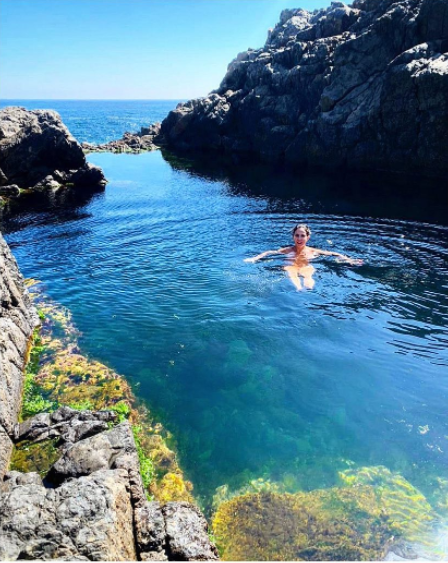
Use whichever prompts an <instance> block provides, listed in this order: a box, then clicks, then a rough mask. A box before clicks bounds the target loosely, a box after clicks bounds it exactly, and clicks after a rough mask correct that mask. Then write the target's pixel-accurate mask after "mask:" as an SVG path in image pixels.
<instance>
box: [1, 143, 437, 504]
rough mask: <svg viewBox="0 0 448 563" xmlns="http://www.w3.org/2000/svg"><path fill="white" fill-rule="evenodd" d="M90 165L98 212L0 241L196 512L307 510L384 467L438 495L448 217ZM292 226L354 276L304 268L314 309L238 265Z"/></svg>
mask: <svg viewBox="0 0 448 563" xmlns="http://www.w3.org/2000/svg"><path fill="white" fill-rule="evenodd" d="M89 160H90V161H91V162H93V163H94V164H97V165H99V166H101V167H102V168H103V169H104V172H105V175H106V177H107V178H108V179H109V184H108V186H107V189H106V192H105V193H104V194H99V195H96V196H94V197H92V198H91V199H89V200H87V201H84V202H83V203H82V205H79V206H77V207H74V208H72V207H66V206H64V205H62V206H59V207H58V206H55V207H51V208H49V209H48V210H46V211H44V212H42V213H39V214H37V213H31V212H25V211H24V212H23V213H21V214H20V215H18V216H17V217H16V218H15V219H13V220H10V221H8V222H7V223H6V224H5V225H4V229H5V231H6V238H7V240H8V242H9V243H10V245H11V247H12V249H13V252H14V254H15V256H16V258H17V260H18V262H19V265H20V267H21V269H22V271H23V273H24V275H25V276H27V277H33V278H38V279H40V280H42V282H43V289H44V290H45V291H46V292H47V293H48V294H49V295H50V296H51V297H52V298H53V299H54V300H56V301H58V302H60V303H62V304H63V305H65V306H67V307H68V308H69V309H70V310H71V311H72V313H73V318H74V322H75V324H76V325H77V327H78V328H79V329H80V330H81V332H82V338H81V341H80V342H81V346H82V348H83V350H84V351H86V352H88V354H89V355H90V356H91V357H93V358H96V359H98V360H100V361H102V362H104V363H106V364H108V365H109V366H111V367H112V368H113V369H115V370H116V371H118V372H119V373H122V374H124V375H125V376H126V377H127V378H128V380H129V381H130V382H131V383H132V385H133V386H134V388H135V390H136V392H137V394H138V396H139V397H140V398H141V399H142V400H144V401H147V403H148V404H149V406H150V408H151V409H152V410H153V411H155V412H156V413H157V414H158V416H160V417H161V419H162V421H163V422H164V424H165V425H166V426H167V428H168V429H169V430H171V431H172V432H173V433H174V435H175V437H176V440H177V447H178V451H179V455H180V461H181V465H182V466H183V467H184V468H185V470H186V473H187V476H188V477H189V478H190V479H191V480H192V481H193V483H194V486H195V492H196V494H197V495H199V496H201V497H202V498H203V499H204V504H205V505H208V504H209V503H210V500H211V497H212V495H213V494H214V491H215V489H216V488H217V487H219V486H221V485H224V484H228V485H229V486H230V488H233V489H237V488H238V487H241V486H243V485H244V484H246V483H247V482H248V481H249V480H250V479H254V478H259V477H261V478H263V479H269V480H271V481H274V482H278V483H282V484H283V486H285V487H286V488H287V489H288V490H297V489H304V490H309V489H313V488H315V487H323V486H330V485H332V484H333V483H335V481H336V475H337V471H339V470H342V469H346V468H348V467H353V465H354V466H357V465H359V466H362V465H379V464H382V465H385V466H386V467H388V468H389V469H391V470H394V471H399V472H400V473H401V474H403V475H404V476H405V477H406V478H407V479H408V480H409V481H410V482H411V483H412V484H413V485H415V486H417V487H420V488H421V489H422V490H423V491H424V492H425V494H427V495H428V496H429V497H430V496H431V494H432V493H433V492H434V488H435V487H436V485H437V478H443V479H447V478H448V475H447V473H448V471H447V467H448V465H447V462H448V420H447V417H446V405H447V398H448V369H447V366H448V351H447V343H448V331H447V328H446V327H447V319H448V277H447V274H448V228H447V226H446V225H447V221H446V219H447V218H446V216H445V208H444V207H443V206H442V205H441V201H443V198H442V199H441V200H439V201H438V200H437V198H436V196H435V195H434V197H433V198H431V201H432V203H431V204H430V203H428V199H429V198H427V196H426V194H427V189H426V188H425V187H424V186H421V189H420V190H419V191H417V193H416V194H415V195H414V196H413V197H412V198H407V197H406V198H404V197H403V196H402V195H400V193H399V188H398V187H397V186H396V185H395V184H390V185H388V184H387V183H386V184H382V185H380V184H376V183H374V181H373V179H372V178H371V177H369V178H366V177H359V178H356V177H346V178H336V177H324V176H317V175H313V176H311V175H306V176H299V177H296V178H292V177H290V176H287V175H285V174H281V173H275V172H269V171H268V170H266V169H263V168H262V167H252V168H247V169H240V170H239V171H236V170H234V169H230V170H229V169H227V170H226V169H225V168H219V169H216V168H215V169H213V168H211V167H210V166H203V167H197V166H192V165H191V163H188V162H187V161H185V162H182V161H179V160H174V159H172V158H171V159H170V158H169V156H168V155H165V157H164V155H162V153H160V152H154V153H146V154H141V155H112V154H95V155H90V156H89ZM392 191H393V192H394V193H395V195H394V196H392V195H390V194H391V192H392ZM404 202H406V204H405V203H404ZM297 221H301V222H302V221H306V222H308V223H309V224H310V225H311V228H312V230H313V235H312V239H311V241H310V244H311V245H313V246H317V247H320V248H324V249H333V250H337V251H339V252H343V253H346V254H349V255H350V256H353V257H356V258H363V259H364V265H363V266H360V267H352V266H348V265H344V264H341V263H337V262H336V261H335V260H334V259H332V258H327V257H324V258H321V259H319V260H316V261H315V267H316V270H317V272H316V275H315V279H316V286H315V288H314V290H312V291H303V292H297V291H296V290H295V289H294V287H293V286H292V284H291V283H290V282H289V281H288V279H287V277H286V276H285V273H284V271H283V269H282V266H283V260H282V258H281V257H274V258H272V259H267V260H264V261H262V262H259V263H257V264H247V263H245V262H244V261H243V260H244V258H246V257H248V256H253V255H254V254H256V253H259V252H261V251H263V250H266V249H270V248H278V247H279V246H283V245H287V244H289V242H290V234H289V231H290V228H291V227H292V226H293V224H294V223H295V222H297Z"/></svg>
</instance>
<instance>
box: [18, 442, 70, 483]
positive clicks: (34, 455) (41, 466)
mask: <svg viewBox="0 0 448 563" xmlns="http://www.w3.org/2000/svg"><path fill="white" fill-rule="evenodd" d="M58 440H59V439H58V438H54V439H52V440H43V441H41V442H36V443H30V442H21V443H20V444H18V445H16V447H15V448H14V451H13V454H12V457H11V462H10V470H13V471H21V472H23V473H27V472H29V471H36V472H37V473H39V474H40V475H41V477H44V476H45V475H46V474H47V472H48V470H49V469H50V467H51V466H52V465H53V464H54V463H55V462H56V461H57V460H58V459H59V457H60V455H61V453H60V451H59V449H58V447H57V444H58Z"/></svg>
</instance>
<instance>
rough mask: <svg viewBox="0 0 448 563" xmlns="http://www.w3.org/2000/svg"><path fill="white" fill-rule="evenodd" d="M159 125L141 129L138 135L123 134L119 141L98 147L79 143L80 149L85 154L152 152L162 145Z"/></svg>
mask: <svg viewBox="0 0 448 563" xmlns="http://www.w3.org/2000/svg"><path fill="white" fill-rule="evenodd" d="M160 127H161V124H160V123H153V124H152V125H149V126H148V127H142V128H141V129H140V131H139V132H138V133H130V132H126V133H124V135H123V137H122V138H121V139H118V140H116V141H109V142H108V143H103V144H100V145H95V144H94V143H81V147H82V148H83V150H84V151H85V152H86V153H89V152H115V153H122V152H130V153H139V152H142V151H153V150H156V149H158V148H160V146H162V145H163V144H164V139H163V137H162V136H161V135H160Z"/></svg>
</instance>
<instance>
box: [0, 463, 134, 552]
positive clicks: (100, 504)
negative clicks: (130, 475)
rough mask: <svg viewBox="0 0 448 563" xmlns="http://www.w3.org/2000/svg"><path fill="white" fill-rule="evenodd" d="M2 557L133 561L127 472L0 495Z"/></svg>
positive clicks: (105, 473)
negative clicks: (55, 487) (48, 487)
mask: <svg viewBox="0 0 448 563" xmlns="http://www.w3.org/2000/svg"><path fill="white" fill-rule="evenodd" d="M0 559H2V560H5V559H7V560H17V559H67V560H72V559H75V560H85V559H88V560H93V561H123V560H125V561H134V560H136V551H135V541H134V534H133V517H132V506H131V503H130V499H129V494H128V492H127V474H126V472H125V471H122V470H117V471H99V472H97V473H95V474H94V475H90V476H88V477H81V478H80V479H75V480H71V481H69V482H67V483H64V484H63V485H62V486H61V487H59V488H58V489H46V488H44V487H42V486H40V485H37V484H29V485H21V486H16V487H13V488H12V489H11V490H10V491H9V492H7V493H3V494H2V495H0Z"/></svg>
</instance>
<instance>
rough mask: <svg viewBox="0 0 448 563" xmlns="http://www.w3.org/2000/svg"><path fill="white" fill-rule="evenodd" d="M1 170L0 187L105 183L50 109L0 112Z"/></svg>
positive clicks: (50, 187) (97, 185) (101, 185)
mask: <svg viewBox="0 0 448 563" xmlns="http://www.w3.org/2000/svg"><path fill="white" fill-rule="evenodd" d="M0 168H1V175H0V182H1V184H2V185H5V184H7V183H8V184H14V185H16V186H18V187H19V188H24V189H29V188H30V189H33V190H35V191H39V190H54V189H58V188H60V187H61V185H68V184H70V185H73V186H74V187H75V188H92V189H95V188H96V189H97V188H104V186H105V184H106V179H105V178H104V175H103V172H102V171H101V169H100V168H98V167H97V166H94V165H92V164H89V163H87V162H86V159H85V156H84V153H83V150H82V148H81V146H80V145H79V143H78V142H77V141H76V139H75V138H74V137H72V135H70V132H69V131H68V129H67V127H66V126H65V125H64V124H63V123H62V121H61V118H60V117H59V115H58V114H57V113H56V112H55V111H50V110H34V111H27V110H25V109H24V108H20V107H8V108H5V109H3V110H0ZM9 187H10V188H11V187H12V186H9ZM14 194H16V191H14ZM6 195H8V196H9V197H11V194H6Z"/></svg>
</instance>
